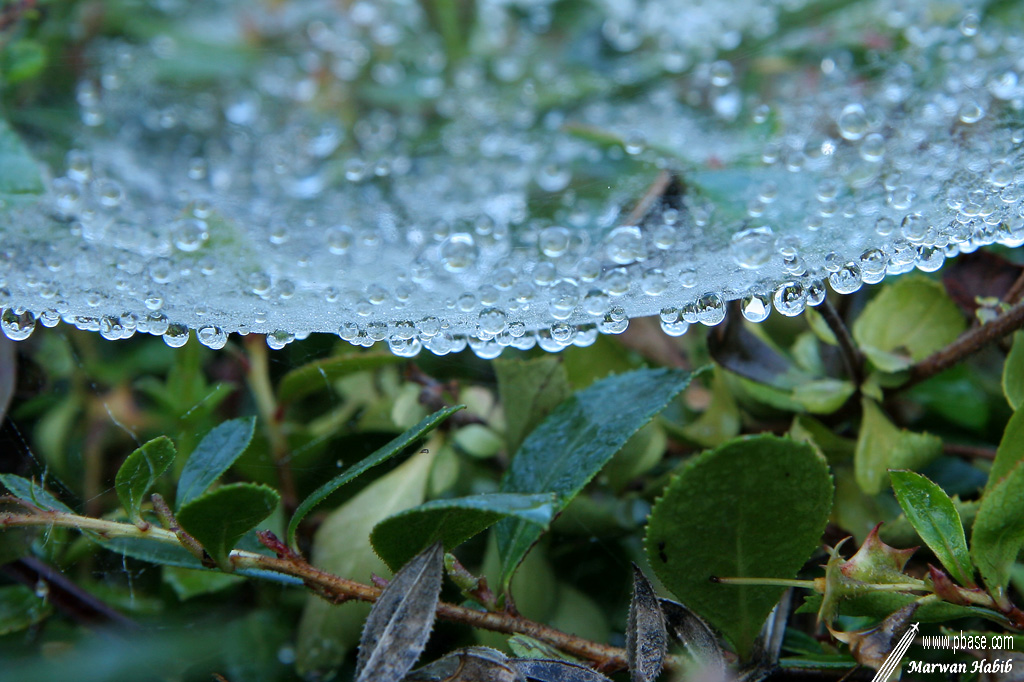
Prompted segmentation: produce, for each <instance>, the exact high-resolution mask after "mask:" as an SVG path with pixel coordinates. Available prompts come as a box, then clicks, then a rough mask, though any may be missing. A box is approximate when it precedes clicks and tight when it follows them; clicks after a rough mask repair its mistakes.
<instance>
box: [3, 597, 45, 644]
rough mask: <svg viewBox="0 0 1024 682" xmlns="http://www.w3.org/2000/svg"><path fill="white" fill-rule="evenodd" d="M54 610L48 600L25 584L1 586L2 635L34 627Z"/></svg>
mask: <svg viewBox="0 0 1024 682" xmlns="http://www.w3.org/2000/svg"><path fill="white" fill-rule="evenodd" d="M52 612H53V607H52V606H50V604H49V602H48V601H46V600H45V599H40V598H39V597H37V596H36V595H35V593H34V592H33V591H32V590H30V589H29V588H27V587H25V586H24V585H5V586H4V587H0V636H3V635H9V634H11V633H12V632H18V631H20V630H24V629H26V628H29V627H32V626H33V625H35V624H36V623H39V622H40V621H42V620H44V619H45V618H46V617H47V616H49V615H50V614H51V613H52Z"/></svg>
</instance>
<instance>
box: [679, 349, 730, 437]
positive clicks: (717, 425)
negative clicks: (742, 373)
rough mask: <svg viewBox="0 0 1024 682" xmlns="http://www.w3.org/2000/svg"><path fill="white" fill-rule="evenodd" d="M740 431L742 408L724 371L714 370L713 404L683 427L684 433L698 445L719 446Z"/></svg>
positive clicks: (717, 368)
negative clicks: (730, 388)
mask: <svg viewBox="0 0 1024 682" xmlns="http://www.w3.org/2000/svg"><path fill="white" fill-rule="evenodd" d="M739 432H740V410H739V406H737V405H736V398H735V397H733V394H732V391H730V390H729V385H728V384H727V383H726V380H725V377H724V372H723V371H722V369H721V368H720V367H716V368H715V370H714V376H713V378H712V380H711V404H710V405H708V408H707V409H706V410H704V411H703V412H702V413H701V415H700V416H699V417H697V418H696V419H695V420H694V421H692V422H691V423H689V424H687V425H686V426H684V427H683V428H682V433H683V434H684V435H685V436H686V437H687V438H689V439H690V440H692V441H693V442H694V443H697V444H698V445H702V446H704V447H709V448H712V447H717V446H719V445H721V444H722V443H724V442H726V441H727V440H729V439H730V438H735V437H736V436H737V435H738V434H739Z"/></svg>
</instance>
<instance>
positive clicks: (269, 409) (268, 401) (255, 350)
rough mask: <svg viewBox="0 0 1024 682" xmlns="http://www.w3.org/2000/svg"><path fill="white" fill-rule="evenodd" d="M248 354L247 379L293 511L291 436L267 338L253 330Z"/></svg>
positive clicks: (283, 492) (248, 339)
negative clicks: (287, 433) (285, 426)
mask: <svg viewBox="0 0 1024 682" xmlns="http://www.w3.org/2000/svg"><path fill="white" fill-rule="evenodd" d="M245 350H246V355H247V356H248V359H249V367H248V370H247V371H246V381H247V382H248V384H249V390H250V391H252V395H253V400H255V401H256V409H257V411H258V412H259V413H260V418H261V420H262V421H263V426H264V429H265V430H266V434H267V439H268V440H269V441H270V453H271V456H272V457H273V459H274V466H275V467H276V468H277V477H278V480H279V481H280V483H281V501H282V504H284V508H285V509H286V510H289V511H292V510H294V509H295V507H296V506H297V505H298V497H297V494H296V492H295V478H294V477H293V476H292V468H291V464H290V463H289V452H288V439H287V438H286V437H285V434H284V429H283V428H282V420H283V417H284V415H283V413H282V412H281V410H280V409H279V406H278V404H277V399H276V398H275V397H274V388H273V386H272V385H271V383H270V351H269V347H268V346H267V344H266V342H265V339H264V338H263V337H261V336H259V335H257V334H250V335H249V336H247V337H246V339H245Z"/></svg>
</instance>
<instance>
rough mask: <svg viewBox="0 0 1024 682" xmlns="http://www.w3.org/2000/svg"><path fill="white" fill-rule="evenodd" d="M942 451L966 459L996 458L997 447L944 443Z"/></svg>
mask: <svg viewBox="0 0 1024 682" xmlns="http://www.w3.org/2000/svg"><path fill="white" fill-rule="evenodd" d="M942 451H943V452H944V453H946V454H947V455H952V456H953V457H963V458H964V459H995V458H996V449H995V448H986V447H982V446H980V445H961V444H959V443H943V444H942Z"/></svg>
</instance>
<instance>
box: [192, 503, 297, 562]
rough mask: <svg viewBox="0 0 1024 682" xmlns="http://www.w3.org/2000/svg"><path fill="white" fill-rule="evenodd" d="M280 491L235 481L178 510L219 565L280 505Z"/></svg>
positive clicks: (193, 533) (195, 536)
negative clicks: (278, 492) (242, 539)
mask: <svg viewBox="0 0 1024 682" xmlns="http://www.w3.org/2000/svg"><path fill="white" fill-rule="evenodd" d="M280 501H281V496H280V495H278V494H277V491H276V490H274V489H273V488H270V487H268V486H265V485H260V484H256V483H231V484H228V485H224V486H221V487H219V488H217V489H216V490H211V491H210V492H208V493H204V494H203V495H200V496H199V497H197V498H195V499H193V500H191V501H189V502H188V503H186V504H185V505H184V506H182V507H181V509H179V510H178V513H177V518H178V523H180V524H181V527H182V528H183V529H184V530H185V531H186V532H188V534H189V535H191V536H192V537H194V538H195V539H196V540H198V541H199V544H201V545H202V546H203V549H205V550H206V551H207V552H208V553H209V555H210V556H211V557H213V560H214V561H216V562H217V565H218V566H221V567H227V556H228V553H229V552H230V551H231V550H232V549H234V547H235V545H236V544H238V541H239V540H240V539H241V538H242V536H243V535H245V534H246V533H248V532H249V531H250V530H252V529H253V528H255V527H256V524H258V523H259V522H260V521H262V520H263V519H265V518H267V517H268V516H270V514H271V513H272V512H273V511H274V509H276V508H277V505H278V503H279V502H280Z"/></svg>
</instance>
